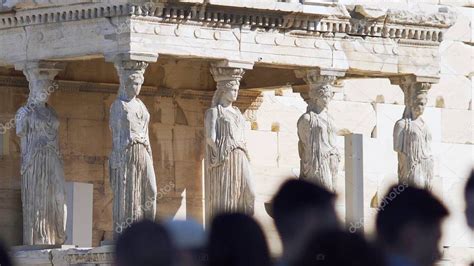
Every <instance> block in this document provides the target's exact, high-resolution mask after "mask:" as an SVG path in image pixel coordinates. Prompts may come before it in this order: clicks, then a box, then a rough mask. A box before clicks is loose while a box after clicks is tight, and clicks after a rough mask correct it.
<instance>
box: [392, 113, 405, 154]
mask: <svg viewBox="0 0 474 266" xmlns="http://www.w3.org/2000/svg"><path fill="white" fill-rule="evenodd" d="M405 126H406V121H405V119H400V120H398V121H397V122H396V123H395V126H394V128H393V150H394V151H396V152H403V138H404V132H403V131H404V130H405Z"/></svg>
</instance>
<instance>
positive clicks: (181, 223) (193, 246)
mask: <svg viewBox="0 0 474 266" xmlns="http://www.w3.org/2000/svg"><path fill="white" fill-rule="evenodd" d="M163 225H164V226H165V228H166V231H167V232H168V233H169V235H170V237H171V242H173V245H174V247H175V251H176V253H175V264H174V265H173V266H200V265H204V263H205V262H206V257H207V256H206V254H205V249H206V240H207V239H206V238H207V236H206V233H205V232H204V229H203V228H202V225H200V224H198V223H197V222H196V221H194V220H168V221H166V222H165V223H164V224H163Z"/></svg>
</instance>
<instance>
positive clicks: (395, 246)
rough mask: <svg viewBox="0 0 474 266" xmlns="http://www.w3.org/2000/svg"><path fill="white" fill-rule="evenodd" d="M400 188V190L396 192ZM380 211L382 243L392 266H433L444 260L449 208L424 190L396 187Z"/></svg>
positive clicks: (378, 215)
mask: <svg viewBox="0 0 474 266" xmlns="http://www.w3.org/2000/svg"><path fill="white" fill-rule="evenodd" d="M395 191H396V192H395ZM384 202H385V203H386V204H385V205H384V207H383V208H382V207H380V210H379V213H378V214H377V219H376V227H377V237H378V241H379V243H380V246H381V247H382V248H384V250H385V251H386V254H387V258H388V263H389V265H390V266H432V265H434V263H435V262H436V261H437V260H439V259H440V257H441V253H440V251H439V241H440V239H441V223H442V221H443V220H444V218H445V217H446V216H448V210H447V209H446V207H445V206H444V205H443V204H442V203H441V202H440V201H439V200H438V199H436V198H435V197H434V196H433V195H432V194H431V193H430V192H428V191H427V190H424V189H419V188H412V187H403V189H400V186H393V187H392V188H391V189H390V190H389V192H388V193H387V195H386V196H385V199H384Z"/></svg>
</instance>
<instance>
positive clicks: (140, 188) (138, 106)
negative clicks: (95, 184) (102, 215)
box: [109, 98, 157, 233]
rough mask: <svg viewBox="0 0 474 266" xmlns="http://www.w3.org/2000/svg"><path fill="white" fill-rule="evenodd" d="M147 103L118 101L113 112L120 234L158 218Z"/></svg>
mask: <svg viewBox="0 0 474 266" xmlns="http://www.w3.org/2000/svg"><path fill="white" fill-rule="evenodd" d="M149 121H150V114H149V113H148V111H147V109H146V107H145V105H144V104H143V102H142V101H141V100H140V99H138V98H135V99H133V100H131V101H130V102H126V101H122V100H120V99H117V100H115V102H114V103H113V104H112V107H111V111H110V126H111V130H112V138H113V143H112V153H111V155H110V159H109V160H110V161H109V163H110V184H111V187H112V189H113V192H114V204H113V220H114V228H115V232H116V233H121V232H122V230H124V229H126V227H128V226H130V224H131V223H133V222H135V221H137V220H141V219H144V218H146V219H150V220H154V219H155V213H156V195H157V188H156V179H155V171H154V168H153V160H152V153H151V146H150V140H149V137H148V123H149Z"/></svg>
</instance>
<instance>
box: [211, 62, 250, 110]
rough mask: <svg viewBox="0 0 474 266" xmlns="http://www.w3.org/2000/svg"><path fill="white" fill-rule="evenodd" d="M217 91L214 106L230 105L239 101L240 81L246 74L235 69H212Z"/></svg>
mask: <svg viewBox="0 0 474 266" xmlns="http://www.w3.org/2000/svg"><path fill="white" fill-rule="evenodd" d="M211 73H212V75H213V76H214V80H215V81H216V82H217V89H216V92H215V93H214V97H213V99H212V106H217V105H220V104H226V103H227V104H230V103H233V102H235V101H237V96H238V94H239V88H240V80H241V78H242V76H243V74H244V71H243V70H242V69H235V68H211Z"/></svg>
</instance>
